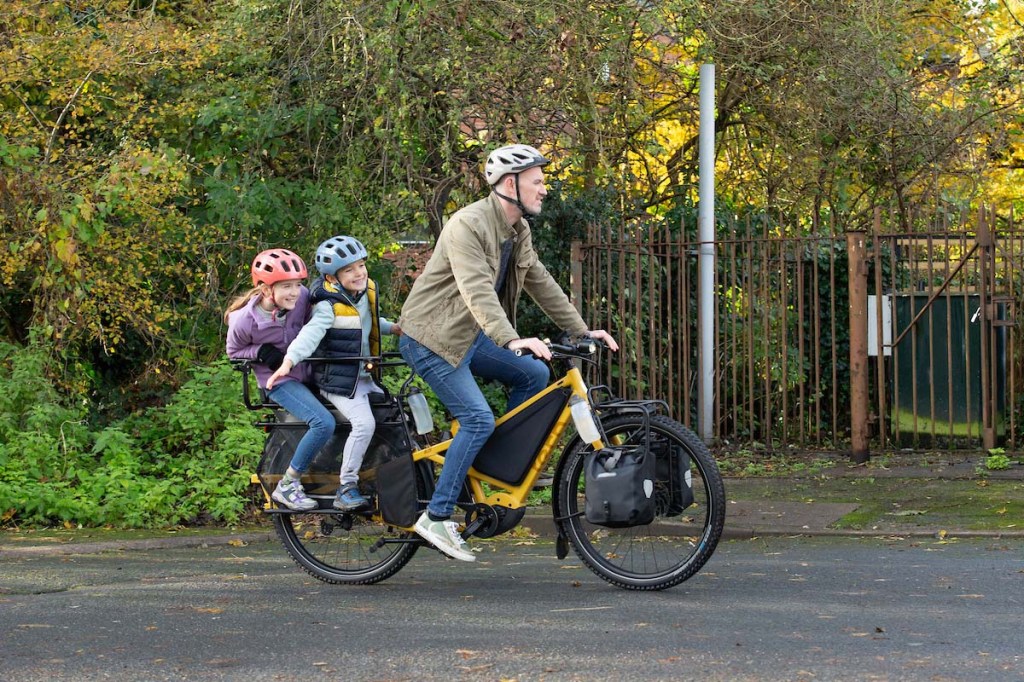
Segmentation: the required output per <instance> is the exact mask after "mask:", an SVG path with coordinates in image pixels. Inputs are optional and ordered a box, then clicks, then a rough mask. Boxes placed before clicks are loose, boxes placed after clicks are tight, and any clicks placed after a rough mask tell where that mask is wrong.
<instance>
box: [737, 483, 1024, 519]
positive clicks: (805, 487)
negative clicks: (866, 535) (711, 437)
mask: <svg viewBox="0 0 1024 682" xmlns="http://www.w3.org/2000/svg"><path fill="white" fill-rule="evenodd" d="M728 492H729V497H730V498H732V499H745V500H753V499H767V500H790V501H800V502H810V501H818V502H850V503H856V504H857V505H858V507H857V509H856V510H855V511H853V512H852V513H850V514H847V515H846V516H844V517H843V518H841V519H840V520H839V521H838V522H836V523H835V524H834V526H835V527H836V528H848V529H858V530H892V532H899V531H900V530H914V529H917V528H936V529H942V528H955V529H957V530H979V531H980V530H985V531H1022V530H1024V482H1022V481H1020V480H984V479H980V480H977V479H967V480H949V479H936V478H914V479H909V478H900V477H892V476H890V477H872V476H857V477H827V476H821V477H816V478H807V479H796V480H779V479H763V478H762V479H755V478H743V479H735V480H731V481H730V482H729V487H728Z"/></svg>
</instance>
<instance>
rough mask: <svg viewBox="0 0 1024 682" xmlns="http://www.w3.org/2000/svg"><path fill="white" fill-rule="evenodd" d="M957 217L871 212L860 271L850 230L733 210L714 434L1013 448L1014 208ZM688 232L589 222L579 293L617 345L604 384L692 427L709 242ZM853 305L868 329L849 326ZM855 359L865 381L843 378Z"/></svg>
mask: <svg viewBox="0 0 1024 682" xmlns="http://www.w3.org/2000/svg"><path fill="white" fill-rule="evenodd" d="M964 218H965V217H964V216H958V217H957V220H955V221H954V220H951V219H949V218H948V217H943V218H941V219H939V220H937V221H936V220H931V221H928V222H927V224H922V223H924V222H925V221H920V220H918V219H916V218H915V219H906V218H904V219H899V216H885V215H882V214H881V213H877V214H876V216H875V220H874V223H873V224H872V225H869V226H867V229H866V230H865V231H864V233H863V234H864V242H865V249H864V260H863V262H862V263H861V264H860V265H859V266H856V268H857V269H856V270H855V271H854V272H853V274H852V276H851V269H850V268H851V263H850V259H849V257H848V249H847V234H846V233H838V232H837V231H835V230H829V229H827V228H825V229H820V226H813V229H812V230H810V231H811V232H813V234H814V235H815V236H807V235H806V234H800V232H804V231H806V230H804V228H802V227H797V226H793V227H789V226H786V225H785V224H782V223H780V222H777V221H771V220H767V219H759V220H753V219H748V220H743V221H736V222H734V223H733V224H731V225H730V226H729V229H728V230H726V231H724V232H725V234H727V235H728V236H727V237H725V238H722V239H719V241H718V242H717V243H716V272H715V296H714V307H715V315H714V319H715V321H716V329H715V339H716V341H715V348H716V352H715V358H714V368H715V372H714V386H713V390H714V405H715V409H714V426H713V429H712V432H713V435H714V438H715V439H716V440H717V441H719V442H729V443H734V444H735V443H759V444H762V445H764V446H765V447H767V448H769V449H779V448H783V447H798V448H803V449H818V448H820V449H845V448H847V447H851V445H852V446H855V445H856V441H857V439H858V438H863V439H865V443H866V445H869V446H870V447H872V448H881V449H884V448H893V447H900V448H907V447H910V448H925V447H927V448H943V449H948V448H978V447H986V448H991V447H994V446H998V445H1003V446H1005V447H1008V448H1016V447H1018V446H1019V444H1020V440H1019V439H1020V433H1019V430H1020V419H1021V414H1022V411H1024V400H1022V395H1021V381H1022V377H1024V370H1022V367H1024V352H1022V349H1021V348H1020V344H1019V342H1018V341H1017V336H1016V334H1015V332H1016V329H1017V327H1016V326H1015V322H1014V320H1015V312H1016V311H1017V310H1018V309H1019V307H1020V306H1021V305H1022V304H1024V232H1022V231H1021V230H1020V229H1018V226H1016V225H1015V224H1014V222H1013V218H1012V215H1011V216H1010V217H1004V218H1002V219H997V218H996V216H995V214H994V213H992V212H987V211H986V212H981V213H979V214H978V215H977V216H972V217H971V220H965V219H964ZM888 225H899V226H901V229H899V230H895V229H888V230H887V229H886V228H887V226H888ZM911 227H917V228H918V229H909V228H911ZM689 232H690V233H691V234H692V233H693V232H695V230H693V229H690V230H689ZM719 233H720V234H722V233H723V231H722V230H720V231H719ZM686 234H687V226H686V225H681V226H679V228H678V229H671V230H670V229H666V228H664V227H661V226H651V225H647V224H636V225H630V226H619V227H617V228H615V229H608V228H599V227H594V228H592V229H591V230H590V231H589V233H588V235H587V238H586V239H585V240H583V241H580V242H575V243H574V244H573V258H572V260H573V293H574V296H575V298H576V300H577V302H578V305H580V307H581V309H582V311H583V313H584V316H585V318H586V319H588V321H589V322H590V323H591V324H593V325H596V326H602V327H604V328H607V329H610V330H613V332H614V333H616V334H617V335H618V336H619V338H620V342H621V343H622V345H623V351H622V352H621V353H619V354H617V355H615V356H613V357H611V358H610V361H609V363H608V364H606V366H605V367H604V368H603V372H604V374H603V376H602V381H604V382H605V383H608V384H609V385H610V386H611V387H612V388H613V390H615V391H616V392H618V393H619V394H620V395H623V396H627V397H639V396H641V395H648V396H658V397H662V398H664V399H665V400H666V401H668V403H669V404H670V406H671V407H672V410H673V413H674V414H675V416H676V417H677V418H678V419H680V420H681V421H683V422H684V423H687V424H688V425H690V426H696V424H695V422H696V409H697V405H698V403H699V396H698V395H697V374H698V371H699V366H700V363H699V358H698V352H699V335H698V329H697V317H698V316H697V314H696V313H697V301H698V298H697V297H698V292H697V281H698V278H697V268H698V258H697V253H698V248H699V246H700V244H699V243H698V242H696V241H693V240H692V239H688V238H687V236H686ZM855 265H856V264H855ZM851 292H852V293H851ZM858 301H860V302H862V304H861V306H860V307H861V309H862V310H863V311H865V312H866V320H862V318H860V317H855V319H857V320H860V321H861V322H862V323H864V324H866V325H867V327H868V329H867V330H866V331H867V333H866V334H852V335H851V333H850V332H851V326H850V319H851V317H850V315H851V311H853V312H854V313H855V315H856V313H857V309H858V305H857V302H858ZM851 302H852V304H851ZM851 339H852V341H853V344H854V345H853V347H852V348H851ZM860 339H865V341H864V342H862V341H860ZM858 359H860V360H861V361H862V362H863V363H864V367H866V368H867V371H866V372H864V376H865V378H866V381H865V383H864V385H863V386H858V385H857V383H856V382H855V381H854V379H855V378H856V372H854V374H853V375H851V366H853V367H854V368H856V365H855V364H854V365H852V364H851V363H855V362H856V361H857V360H858ZM855 401H856V402H855ZM858 405H860V406H862V407H863V411H861V412H859V413H858V414H861V415H864V416H863V417H861V418H859V419H857V420H856V424H854V422H853V420H851V413H857V412H856V411H855V410H852V409H851V408H855V407H857V406H858Z"/></svg>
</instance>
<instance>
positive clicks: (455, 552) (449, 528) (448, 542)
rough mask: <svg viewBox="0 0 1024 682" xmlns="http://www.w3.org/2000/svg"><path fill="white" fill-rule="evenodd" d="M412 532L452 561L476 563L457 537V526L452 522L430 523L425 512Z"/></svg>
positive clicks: (464, 542) (466, 547) (472, 555)
mask: <svg viewBox="0 0 1024 682" xmlns="http://www.w3.org/2000/svg"><path fill="white" fill-rule="evenodd" d="M413 530H415V531H416V534H417V535H419V536H420V537H421V538H423V539H424V540H426V541H427V542H429V543H430V544H431V545H433V546H434V547H436V548H437V549H439V550H440V551H442V552H444V553H445V554H447V555H448V556H450V557H451V558H453V559H458V560H459V561H476V556H475V555H474V554H473V553H472V552H471V551H469V545H467V544H466V541H465V540H463V539H462V536H461V535H459V526H458V524H457V523H455V522H454V521H431V520H430V517H429V516H428V515H427V512H423V514H422V515H421V516H420V518H419V519H417V521H416V525H415V526H413Z"/></svg>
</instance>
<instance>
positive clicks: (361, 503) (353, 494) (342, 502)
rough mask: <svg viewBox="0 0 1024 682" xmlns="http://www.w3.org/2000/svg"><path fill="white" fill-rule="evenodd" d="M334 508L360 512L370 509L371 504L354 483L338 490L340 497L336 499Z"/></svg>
mask: <svg viewBox="0 0 1024 682" xmlns="http://www.w3.org/2000/svg"><path fill="white" fill-rule="evenodd" d="M333 506H334V508H335V509H340V510H341V511H358V510H360V509H366V508H367V507H369V506H370V502H369V500H367V499H366V498H365V497H363V495H362V493H360V492H359V488H358V487H357V486H356V485H355V484H354V483H349V484H348V485H343V486H341V487H340V488H338V495H337V496H336V497H335V498H334V505H333Z"/></svg>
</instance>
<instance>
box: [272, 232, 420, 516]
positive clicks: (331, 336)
mask: <svg viewBox="0 0 1024 682" xmlns="http://www.w3.org/2000/svg"><path fill="white" fill-rule="evenodd" d="M366 256H367V253H366V247H364V246H363V245H362V243H360V242H359V240H357V239H354V238H352V237H347V236H344V235H339V236H337V237H332V238H331V239H328V240H327V241H325V242H323V243H322V244H320V246H319V247H317V250H316V268H317V270H319V271H320V275H321V277H320V278H319V279H317V280H316V282H314V283H313V285H312V287H311V293H310V301H311V302H312V303H313V313H312V316H311V317H310V320H309V322H307V323H306V325H305V326H304V327H303V328H302V331H301V332H299V335H298V336H297V337H295V340H294V341H292V343H291V344H290V345H289V346H288V351H287V352H286V353H285V358H284V360H283V361H282V363H281V367H280V369H278V370H277V371H276V372H275V373H274V375H273V376H271V377H270V379H268V380H267V388H268V389H269V388H272V387H273V384H274V382H275V381H276V380H277V378H278V377H279V376H284V375H285V374H287V373H288V371H289V370H290V369H291V368H292V367H293V366H294V365H296V364H298V363H300V362H302V361H303V360H305V359H306V358H308V357H313V356H316V357H324V358H332V359H333V358H339V359H340V358H354V357H360V356H364V357H365V356H369V355H379V354H380V335H381V334H382V333H384V334H394V335H396V336H400V335H401V333H402V329H401V327H399V326H398V325H397V324H393V323H391V322H389V321H388V320H386V319H384V318H383V317H380V316H379V313H378V308H377V286H376V284H374V282H373V280H371V279H370V278H369V277H368V276H367V272H366ZM313 377H314V379H315V380H316V383H317V386H318V387H319V388H320V392H321V393H322V394H323V395H324V397H326V398H327V399H328V400H329V401H330V402H331V404H332V405H334V407H336V408H337V410H338V412H340V413H341V414H342V415H344V416H345V418H346V419H348V421H349V423H350V424H351V425H352V432H351V433H350V434H349V437H348V440H346V441H345V450H344V452H343V454H342V463H341V472H340V474H339V476H340V481H341V484H340V486H339V487H338V494H337V496H336V497H335V499H334V504H333V506H334V508H335V509H340V510H342V511H358V510H361V509H365V508H366V507H368V506H369V503H368V502H367V500H366V498H365V497H363V495H362V493H360V492H359V486H358V483H359V468H360V467H361V466H362V463H363V456H364V455H365V454H366V450H367V448H368V447H369V445H370V439H371V438H373V433H374V430H375V429H376V426H377V424H376V421H375V420H374V417H373V412H372V411H371V409H370V401H369V394H370V393H374V392H376V393H381V392H383V391H382V390H381V388H380V386H379V385H378V384H377V381H376V379H375V378H374V377H373V376H371V375H370V374H369V373H368V372H367V371H366V368H365V366H364V363H362V362H335V363H326V362H322V363H316V364H315V365H314V368H313Z"/></svg>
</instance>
